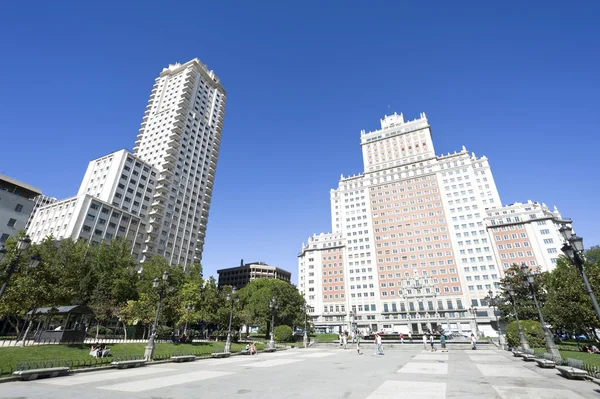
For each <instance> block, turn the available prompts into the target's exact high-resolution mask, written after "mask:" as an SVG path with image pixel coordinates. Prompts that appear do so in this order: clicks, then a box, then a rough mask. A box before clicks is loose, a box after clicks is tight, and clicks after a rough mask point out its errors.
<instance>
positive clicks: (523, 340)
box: [504, 283, 530, 349]
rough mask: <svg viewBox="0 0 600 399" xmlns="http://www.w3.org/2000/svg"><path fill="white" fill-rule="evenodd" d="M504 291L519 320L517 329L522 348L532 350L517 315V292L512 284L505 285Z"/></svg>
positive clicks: (516, 318)
mask: <svg viewBox="0 0 600 399" xmlns="http://www.w3.org/2000/svg"><path fill="white" fill-rule="evenodd" d="M504 290H505V292H506V293H507V294H508V296H509V298H510V303H511V304H512V307H513V312H515V320H517V328H518V329H519V341H520V342H521V347H522V348H523V349H530V348H529V342H527V338H525V333H524V332H523V329H522V328H521V322H520V321H519V315H518V314H517V306H516V305H515V290H514V288H513V287H512V286H511V285H510V284H508V283H507V284H505V285H504Z"/></svg>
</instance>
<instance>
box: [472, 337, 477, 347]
mask: <svg viewBox="0 0 600 399" xmlns="http://www.w3.org/2000/svg"><path fill="white" fill-rule="evenodd" d="M471 345H472V346H473V348H472V349H473V350H476V349H477V338H476V337H475V335H473V334H471Z"/></svg>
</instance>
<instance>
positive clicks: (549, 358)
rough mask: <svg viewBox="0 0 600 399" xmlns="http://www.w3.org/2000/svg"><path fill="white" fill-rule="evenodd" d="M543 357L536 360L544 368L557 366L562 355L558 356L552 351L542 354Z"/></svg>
mask: <svg viewBox="0 0 600 399" xmlns="http://www.w3.org/2000/svg"><path fill="white" fill-rule="evenodd" d="M542 356H543V357H542V358H537V359H535V362H536V363H537V364H538V366H540V367H541V368H543V369H552V368H554V367H555V366H556V363H557V362H558V363H560V360H561V359H560V357H556V356H554V355H552V354H551V353H547V352H546V353H544V354H542Z"/></svg>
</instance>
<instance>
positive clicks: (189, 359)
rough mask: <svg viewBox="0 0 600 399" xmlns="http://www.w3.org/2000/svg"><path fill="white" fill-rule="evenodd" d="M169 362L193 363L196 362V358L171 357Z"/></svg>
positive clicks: (185, 356)
mask: <svg viewBox="0 0 600 399" xmlns="http://www.w3.org/2000/svg"><path fill="white" fill-rule="evenodd" d="M171 360H172V361H174V362H175V363H182V362H193V361H194V360H196V356H195V355H181V356H171Z"/></svg>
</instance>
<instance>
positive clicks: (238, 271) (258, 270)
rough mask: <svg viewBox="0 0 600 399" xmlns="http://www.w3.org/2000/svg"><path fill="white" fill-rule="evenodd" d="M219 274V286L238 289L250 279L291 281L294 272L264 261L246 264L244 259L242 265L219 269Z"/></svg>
mask: <svg viewBox="0 0 600 399" xmlns="http://www.w3.org/2000/svg"><path fill="white" fill-rule="evenodd" d="M217 273H218V275H219V283H218V284H219V287H223V286H225V285H230V286H232V287H235V288H237V289H239V288H243V287H245V286H246V284H248V283H249V282H250V281H253V280H256V279H259V278H275V279H278V280H282V281H285V282H287V283H289V282H290V281H291V278H292V274H291V273H290V272H288V271H286V270H283V269H280V268H278V267H276V266H269V265H267V264H266V263H264V262H252V263H246V264H244V260H243V259H242V261H241V264H240V266H238V267H230V268H228V269H221V270H217Z"/></svg>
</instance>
